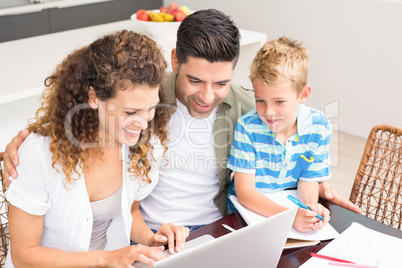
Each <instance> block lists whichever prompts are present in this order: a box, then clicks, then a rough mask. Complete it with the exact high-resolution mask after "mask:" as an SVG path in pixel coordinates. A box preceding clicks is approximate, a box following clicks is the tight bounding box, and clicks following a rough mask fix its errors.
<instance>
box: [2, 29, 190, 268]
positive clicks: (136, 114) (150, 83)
mask: <svg viewBox="0 0 402 268" xmlns="http://www.w3.org/2000/svg"><path fill="white" fill-rule="evenodd" d="M165 68H166V62H165V60H164V58H163V55H162V53H161V51H160V49H159V48H158V47H157V45H156V43H155V42H154V41H152V40H151V39H149V38H147V37H145V36H142V35H139V34H136V33H133V32H128V31H126V30H124V31H121V32H117V33H115V34H110V35H107V36H104V37H102V38H100V39H98V40H96V41H95V42H93V43H92V44H90V45H89V46H86V47H83V48H81V49H79V50H76V51H74V52H73V53H72V54H70V55H69V56H68V57H67V58H66V59H65V60H64V61H63V62H62V63H61V64H60V65H59V66H58V67H57V68H56V70H55V72H54V73H53V74H52V75H51V76H50V77H48V78H47V79H46V80H45V84H46V86H47V89H46V91H45V92H44V102H43V104H42V107H41V108H40V109H39V110H38V111H37V113H36V121H35V122H34V123H32V124H30V126H29V128H28V129H29V130H30V131H31V134H30V136H29V137H28V138H27V140H26V141H25V142H24V143H23V145H22V146H21V148H20V149H19V157H20V158H21V165H20V166H19V167H18V169H19V170H18V172H19V177H18V180H15V181H14V183H12V185H11V187H10V188H9V190H8V191H7V193H6V196H7V199H8V201H9V202H10V207H9V226H10V238H11V241H10V253H11V254H8V256H7V261H6V267H7V266H9V267H13V265H15V266H28V267H36V266H37V267H47V266H49V267H58V266H63V267H69V266H71V267H92V266H96V267H130V266H131V264H132V263H133V262H134V261H135V260H138V261H141V262H144V263H147V264H149V265H153V264H154V260H160V259H162V258H163V254H162V253H161V250H162V249H163V247H161V245H163V244H165V243H166V242H167V240H168V239H167V237H166V236H165V235H168V236H169V240H170V241H169V244H171V243H172V242H173V238H172V234H173V236H174V234H176V236H177V237H180V241H181V240H182V239H183V238H185V237H187V236H188V229H185V228H183V227H177V226H174V225H166V224H165V225H162V226H161V227H160V229H159V230H158V232H157V233H156V234H154V233H153V232H152V231H150V230H149V228H148V227H147V226H146V225H145V223H144V221H143V220H142V217H141V214H140V213H139V211H138V204H139V201H140V200H141V199H143V198H145V197H146V196H147V195H148V194H149V193H150V191H151V190H152V189H153V187H154V185H155V184H156V183H157V180H158V168H153V167H154V166H155V165H156V164H157V163H160V162H161V158H163V152H164V151H165V150H166V147H165V146H164V144H165V143H166V140H167V133H166V130H165V126H166V123H167V121H168V115H167V113H166V112H165V111H164V110H163V109H162V108H161V107H160V106H158V104H159V103H160V102H163V101H164V96H163V94H162V92H161V90H160V87H161V84H162V81H163V79H164V77H165ZM152 144H154V145H155V146H153V145H152ZM133 218H134V220H133ZM130 239H131V240H133V241H135V242H137V243H141V244H143V245H146V246H143V245H135V246H129V244H130ZM147 246H155V247H147ZM156 246H158V247H156ZM170 247H171V245H170Z"/></svg>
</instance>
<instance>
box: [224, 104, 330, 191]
mask: <svg viewBox="0 0 402 268" xmlns="http://www.w3.org/2000/svg"><path fill="white" fill-rule="evenodd" d="M331 132H332V128H331V125H330V123H329V121H328V119H327V117H326V116H325V115H324V114H322V113H321V112H319V111H317V110H314V109H311V108H309V107H307V106H305V105H300V106H299V110H298V114H297V133H296V134H295V135H294V136H292V137H290V138H289V139H288V140H287V141H286V143H285V144H282V143H281V142H280V141H279V140H278V139H277V138H276V134H275V133H274V132H272V131H270V130H269V128H268V127H267V126H266V125H265V123H264V122H263V121H262V120H261V119H260V118H259V116H258V114H257V111H256V109H253V110H251V111H249V112H247V113H246V114H244V115H243V116H241V117H240V118H239V119H238V121H237V123H236V127H235V133H234V141H233V145H232V148H231V151H230V157H229V160H228V163H227V167H228V168H230V169H231V170H233V171H236V172H240V173H247V174H255V186H256V188H257V189H258V190H259V191H260V192H262V193H264V194H265V193H270V192H274V191H278V190H281V189H289V188H295V187H296V186H297V181H298V180H299V179H300V180H303V181H322V180H326V179H329V177H330V174H331V167H330V158H329V142H330V140H331ZM311 157H312V159H313V160H312V161H307V160H310V159H311ZM230 194H235V192H234V182H233V181H232V182H231V186H230V192H229V195H230Z"/></svg>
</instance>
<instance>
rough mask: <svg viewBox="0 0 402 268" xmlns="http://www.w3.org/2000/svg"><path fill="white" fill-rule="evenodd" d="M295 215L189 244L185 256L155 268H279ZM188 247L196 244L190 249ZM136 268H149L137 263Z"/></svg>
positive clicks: (291, 212) (281, 215) (292, 211)
mask: <svg viewBox="0 0 402 268" xmlns="http://www.w3.org/2000/svg"><path fill="white" fill-rule="evenodd" d="M296 212H297V209H289V210H287V211H285V212H282V213H279V214H277V215H275V216H272V217H270V218H265V219H264V220H262V221H260V222H258V223H256V224H253V225H249V226H246V227H244V228H242V229H239V230H237V231H236V232H232V233H229V234H227V235H224V236H221V237H219V238H216V239H214V238H213V237H210V236H209V237H205V236H202V237H199V238H196V239H194V240H191V241H189V242H186V244H185V247H184V250H183V251H182V252H179V253H176V254H172V255H169V256H168V257H167V258H166V259H163V260H160V261H158V262H156V264H155V265H154V268H174V267H191V268H205V267H211V268H214V267H216V268H218V267H219V268H221V267H276V266H277V264H278V262H279V259H280V256H281V253H282V250H283V246H284V245H285V242H286V239H287V237H288V234H289V230H290V228H291V226H292V223H293V220H294V217H295V215H296ZM198 242H200V244H198ZM188 243H189V244H190V243H192V244H193V245H191V248H190V247H188ZM133 265H134V266H135V267H138V268H144V267H149V266H147V265H145V264H143V263H138V262H135V263H134V264H133Z"/></svg>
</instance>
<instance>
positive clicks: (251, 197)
mask: <svg viewBox="0 0 402 268" xmlns="http://www.w3.org/2000/svg"><path fill="white" fill-rule="evenodd" d="M234 176H235V190H236V194H237V198H238V199H239V202H240V204H242V205H243V206H244V207H246V208H248V209H250V210H252V211H254V212H256V213H258V214H260V215H263V216H265V217H270V216H273V215H275V214H278V213H280V212H283V211H285V210H287V209H288V208H286V207H284V206H281V205H278V204H277V203H275V202H273V201H272V200H271V199H269V198H268V197H266V196H265V195H263V194H262V193H260V192H259V191H258V190H257V189H256V188H255V175H254V174H246V173H240V172H235V173H234Z"/></svg>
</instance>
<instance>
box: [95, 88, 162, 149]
mask: <svg viewBox="0 0 402 268" xmlns="http://www.w3.org/2000/svg"><path fill="white" fill-rule="evenodd" d="M158 91H159V87H156V88H151V87H149V86H145V85H142V86H133V85H130V86H129V87H126V88H125V90H118V91H117V94H116V96H115V97H114V98H111V99H108V100H107V101H100V100H99V104H98V109H99V120H100V122H99V138H100V141H99V143H100V145H101V146H102V147H103V146H105V147H115V146H117V145H118V144H120V143H121V144H125V145H127V146H133V145H135V144H136V143H137V142H138V138H139V136H140V133H141V130H143V129H146V128H147V126H148V122H149V121H151V120H152V119H153V118H154V116H155V108H156V106H157V105H158V104H159V95H158Z"/></svg>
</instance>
